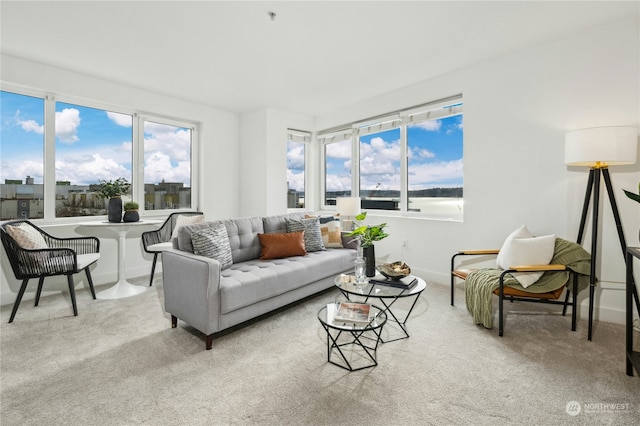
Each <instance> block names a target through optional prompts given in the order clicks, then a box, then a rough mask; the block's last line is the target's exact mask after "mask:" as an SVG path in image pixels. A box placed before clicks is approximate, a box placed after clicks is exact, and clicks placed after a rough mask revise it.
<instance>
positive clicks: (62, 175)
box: [56, 153, 131, 185]
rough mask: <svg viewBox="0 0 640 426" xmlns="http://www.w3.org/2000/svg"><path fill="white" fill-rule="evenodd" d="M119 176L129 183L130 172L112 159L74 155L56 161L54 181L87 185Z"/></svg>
mask: <svg viewBox="0 0 640 426" xmlns="http://www.w3.org/2000/svg"><path fill="white" fill-rule="evenodd" d="M120 176H122V177H126V178H127V180H129V181H131V171H129V170H127V169H126V168H125V167H124V166H123V165H122V164H119V163H118V162H117V161H115V160H114V159H113V158H104V157H102V155H100V154H79V153H74V154H71V155H67V156H64V157H62V158H59V159H57V160H56V180H68V181H70V182H72V183H73V184H74V185H88V184H91V183H97V182H98V181H99V180H101V179H105V180H109V179H115V177H120Z"/></svg>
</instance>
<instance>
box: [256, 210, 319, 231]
mask: <svg viewBox="0 0 640 426" xmlns="http://www.w3.org/2000/svg"><path fill="white" fill-rule="evenodd" d="M305 214H309V212H293V213H287V214H279V215H274V216H266V217H263V218H262V223H263V226H264V233H265V234H281V233H283V232H287V219H304V215H305Z"/></svg>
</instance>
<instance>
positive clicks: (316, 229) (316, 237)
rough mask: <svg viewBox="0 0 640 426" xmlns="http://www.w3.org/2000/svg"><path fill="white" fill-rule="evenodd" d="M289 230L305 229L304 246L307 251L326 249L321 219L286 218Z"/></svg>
mask: <svg viewBox="0 0 640 426" xmlns="http://www.w3.org/2000/svg"><path fill="white" fill-rule="evenodd" d="M286 221H287V232H298V231H304V248H305V250H306V251H307V252H312V251H320V250H325V248H324V244H323V243H322V233H321V232H320V219H319V218H309V219H289V218H287V219H286Z"/></svg>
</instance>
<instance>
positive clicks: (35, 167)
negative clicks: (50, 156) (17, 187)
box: [0, 159, 44, 183]
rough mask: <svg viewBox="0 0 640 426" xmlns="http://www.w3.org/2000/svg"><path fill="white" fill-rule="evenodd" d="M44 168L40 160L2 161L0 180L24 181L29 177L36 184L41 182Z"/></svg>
mask: <svg viewBox="0 0 640 426" xmlns="http://www.w3.org/2000/svg"><path fill="white" fill-rule="evenodd" d="M43 169H44V166H43V163H42V159H39V160H29V159H27V160H23V161H2V164H1V165H0V179H1V180H2V182H4V181H5V179H22V181H23V182H24V179H25V178H26V177H27V176H31V177H32V178H34V179H35V182H36V183H42V182H43V173H44V170H43Z"/></svg>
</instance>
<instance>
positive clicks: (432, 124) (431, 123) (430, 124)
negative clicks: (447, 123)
mask: <svg viewBox="0 0 640 426" xmlns="http://www.w3.org/2000/svg"><path fill="white" fill-rule="evenodd" d="M410 127H418V128H420V129H424V130H427V131H429V132H437V131H438V130H440V127H442V121H440V120H427V121H421V122H420V123H415V124H412V125H411V126H410Z"/></svg>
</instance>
